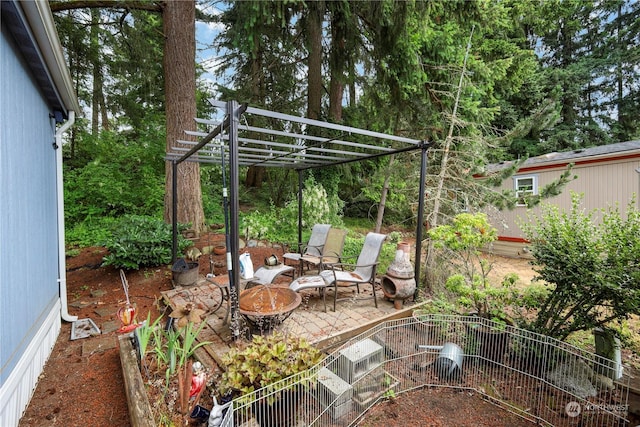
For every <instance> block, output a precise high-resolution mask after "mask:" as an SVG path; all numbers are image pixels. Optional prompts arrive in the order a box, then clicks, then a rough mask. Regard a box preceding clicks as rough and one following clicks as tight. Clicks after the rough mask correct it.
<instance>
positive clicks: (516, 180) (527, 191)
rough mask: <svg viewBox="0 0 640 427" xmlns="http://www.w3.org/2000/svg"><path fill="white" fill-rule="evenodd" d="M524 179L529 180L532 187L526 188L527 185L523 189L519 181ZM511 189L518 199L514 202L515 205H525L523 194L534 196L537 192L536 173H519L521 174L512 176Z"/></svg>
mask: <svg viewBox="0 0 640 427" xmlns="http://www.w3.org/2000/svg"><path fill="white" fill-rule="evenodd" d="M524 180H531V187H532V188H528V187H529V185H527V188H526V189H524V185H521V184H520V183H521V181H524ZM513 189H514V191H515V193H516V198H517V199H518V201H517V202H516V206H527V204H526V203H524V198H523V197H524V195H531V196H535V195H537V194H538V176H537V175H521V176H514V177H513ZM521 200H522V202H521Z"/></svg>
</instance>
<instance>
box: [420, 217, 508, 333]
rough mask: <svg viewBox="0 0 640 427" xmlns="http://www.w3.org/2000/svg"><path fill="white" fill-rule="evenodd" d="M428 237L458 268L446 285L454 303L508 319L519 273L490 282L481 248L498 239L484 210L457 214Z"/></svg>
mask: <svg viewBox="0 0 640 427" xmlns="http://www.w3.org/2000/svg"><path fill="white" fill-rule="evenodd" d="M429 237H430V238H431V240H432V241H433V245H434V248H436V249H439V250H442V251H444V252H445V255H444V257H445V258H447V259H449V260H450V261H451V262H452V264H453V265H454V268H455V269H457V270H458V271H459V273H455V274H453V275H451V276H450V277H449V278H448V279H447V281H446V285H445V286H446V289H447V290H448V291H449V292H451V293H452V294H453V296H454V298H455V301H456V303H457V304H458V305H459V306H461V307H463V308H464V309H466V310H472V311H475V312H476V313H477V314H478V315H479V316H482V317H486V318H488V319H494V320H497V321H503V322H504V321H507V320H509V316H508V313H507V307H508V306H509V305H510V304H511V302H512V301H513V295H514V289H515V285H516V283H517V281H518V276H517V275H515V274H509V275H507V276H505V277H504V279H503V280H502V283H501V284H500V285H499V286H494V285H492V284H491V283H490V281H489V273H490V272H491V269H492V264H491V262H490V261H488V260H487V259H486V258H485V257H484V256H482V253H481V249H482V248H484V247H486V246H488V245H490V244H491V243H493V242H494V241H495V240H496V239H497V231H496V229H495V228H493V227H492V226H491V224H489V220H488V219H487V216H486V214H483V213H476V214H470V213H461V214H458V215H456V216H455V217H454V218H453V221H452V223H451V224H448V225H440V226H438V227H435V228H433V229H431V230H429Z"/></svg>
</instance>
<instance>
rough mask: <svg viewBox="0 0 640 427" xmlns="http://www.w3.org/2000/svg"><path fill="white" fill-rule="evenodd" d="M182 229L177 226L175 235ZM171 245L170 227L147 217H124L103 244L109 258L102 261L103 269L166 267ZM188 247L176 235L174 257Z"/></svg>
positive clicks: (169, 258)
mask: <svg viewBox="0 0 640 427" xmlns="http://www.w3.org/2000/svg"><path fill="white" fill-rule="evenodd" d="M184 229H186V225H182V224H181V225H179V231H182V230H184ZM172 242H173V233H172V227H171V225H169V224H165V223H164V222H163V221H161V220H159V219H157V218H153V217H149V216H138V215H127V216H124V217H122V218H121V219H120V221H118V222H116V223H115V225H114V227H113V230H112V234H111V237H110V238H109V239H108V240H107V242H106V243H105V244H104V246H105V247H106V248H107V249H108V250H109V255H107V256H106V257H104V260H103V265H113V266H114V267H116V268H125V269H130V270H136V269H139V268H140V267H155V266H158V265H166V264H169V263H170V262H171V258H172V253H171V247H172ZM191 244H192V243H191V242H190V241H189V240H187V239H185V238H184V237H182V235H181V234H180V233H179V234H178V253H183V252H184V250H185V249H186V248H187V247H189V246H190V245H191Z"/></svg>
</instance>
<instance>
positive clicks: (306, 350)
mask: <svg viewBox="0 0 640 427" xmlns="http://www.w3.org/2000/svg"><path fill="white" fill-rule="evenodd" d="M322 357H323V356H322V353H321V352H320V351H319V350H317V349H316V348H315V347H313V346H312V345H311V344H309V342H308V341H307V340H305V339H304V338H298V337H293V336H291V335H283V334H281V333H273V334H271V335H269V336H259V335H254V336H253V339H252V341H251V343H249V345H248V346H247V347H246V348H244V349H238V348H232V349H231V350H230V351H229V352H228V353H227V354H225V355H224V357H223V359H222V361H223V363H224V364H225V365H226V367H227V368H226V371H225V372H224V373H223V374H222V381H221V382H220V383H219V385H218V386H219V389H220V392H221V393H222V394H223V395H226V394H228V393H233V394H240V395H244V394H247V393H251V392H252V391H255V390H258V389H260V388H262V387H266V386H268V385H270V384H273V383H275V382H277V381H280V380H282V379H285V378H287V377H290V376H292V375H295V374H297V373H300V372H303V371H306V370H308V369H310V368H312V367H313V366H315V365H317V364H318V363H320V361H321V360H322Z"/></svg>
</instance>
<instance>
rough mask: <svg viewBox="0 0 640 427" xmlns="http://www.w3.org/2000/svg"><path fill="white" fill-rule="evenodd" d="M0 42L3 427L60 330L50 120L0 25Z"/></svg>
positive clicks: (28, 393)
mask: <svg viewBox="0 0 640 427" xmlns="http://www.w3.org/2000/svg"><path fill="white" fill-rule="evenodd" d="M1 34H2V35H1V37H0V123H2V126H0V191H1V194H2V197H1V198H0V386H1V388H0V405H1V407H0V423H1V425H3V426H5V425H6V426H11V425H17V422H18V419H19V416H20V415H21V413H22V410H23V409H24V407H25V406H26V404H27V403H28V401H29V398H30V396H31V393H32V391H33V388H34V387H35V384H36V382H37V377H38V375H39V374H40V372H41V371H42V368H43V366H44V362H45V361H46V359H47V358H48V356H49V354H50V352H51V349H52V347H53V344H54V343H55V337H56V336H57V334H58V333H59V330H60V323H61V322H60V301H59V287H58V283H57V278H58V277H59V276H58V262H57V259H58V244H57V241H58V232H57V196H56V158H55V156H56V152H55V150H54V149H53V143H54V137H55V122H54V121H53V119H52V118H51V115H52V113H53V112H52V111H51V109H50V108H49V107H48V104H47V102H46V100H45V98H44V96H43V94H42V92H41V91H40V90H39V88H38V85H37V84H36V82H35V81H34V77H33V75H32V74H31V72H30V70H29V68H28V66H27V65H26V62H25V61H24V59H23V58H22V56H21V54H20V53H19V49H18V47H17V46H16V43H15V42H14V40H13V38H12V36H11V34H9V33H8V32H7V31H6V30H5V26H4V25H3V26H2V32H1ZM34 260H37V261H34ZM52 337H53V339H51V338H52ZM16 417H17V418H16Z"/></svg>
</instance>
